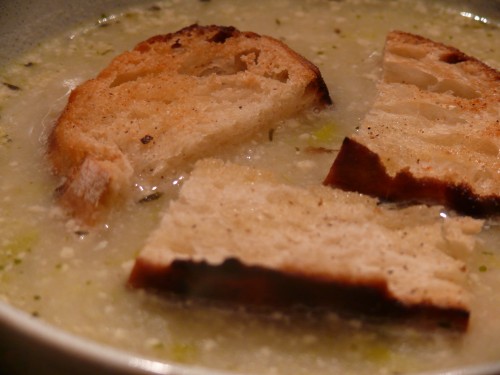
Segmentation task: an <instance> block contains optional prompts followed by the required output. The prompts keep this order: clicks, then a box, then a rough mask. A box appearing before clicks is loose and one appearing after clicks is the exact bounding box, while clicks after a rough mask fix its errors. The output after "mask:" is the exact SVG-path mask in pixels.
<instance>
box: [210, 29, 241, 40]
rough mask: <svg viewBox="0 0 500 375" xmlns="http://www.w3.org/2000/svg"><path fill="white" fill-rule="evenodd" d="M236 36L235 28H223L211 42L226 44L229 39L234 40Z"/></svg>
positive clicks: (211, 38)
mask: <svg viewBox="0 0 500 375" xmlns="http://www.w3.org/2000/svg"><path fill="white" fill-rule="evenodd" d="M235 34H236V29H235V28H234V27H221V28H220V30H219V31H217V32H216V33H215V34H214V35H213V36H212V37H210V39H208V41H209V42H213V43H224V42H225V41H226V40H227V39H229V38H232V37H233V36H234V35H235Z"/></svg>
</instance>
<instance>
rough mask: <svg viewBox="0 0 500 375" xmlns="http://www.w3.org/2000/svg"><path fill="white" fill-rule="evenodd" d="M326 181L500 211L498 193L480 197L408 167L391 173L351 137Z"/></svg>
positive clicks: (467, 209) (389, 196)
mask: <svg viewBox="0 0 500 375" xmlns="http://www.w3.org/2000/svg"><path fill="white" fill-rule="evenodd" d="M325 184H326V185H331V186H335V187H337V188H340V189H344V190H348V191H357V192H359V193H363V194H368V195H371V196H374V197H379V198H381V199H382V200H385V201H406V202H414V203H429V204H436V203H438V204H442V205H444V206H447V207H450V208H453V209H454V210H456V211H458V212H460V213H463V214H467V215H471V216H476V217H487V216H493V215H498V213H499V212H500V197H499V196H498V195H489V196H478V195H477V194H474V192H473V191H472V189H471V187H470V186H468V185H466V184H453V183H449V182H447V181H443V180H440V179H438V178H432V177H430V178H416V177H415V176H414V175H413V174H411V173H410V172H409V170H408V169H404V170H401V171H399V172H397V173H396V175H395V176H390V175H389V174H388V173H387V170H386V168H385V166H384V164H383V163H382V161H381V159H380V156H379V155H377V154H376V153H374V152H372V151H370V149H369V148H368V147H366V146H365V145H363V144H361V143H358V142H356V140H353V139H351V138H349V137H347V138H345V139H344V141H343V143H342V147H341V149H340V152H339V154H338V155H337V157H336V158H335V161H334V163H333V165H332V167H331V169H330V172H329V174H328V175H327V177H326V179H325Z"/></svg>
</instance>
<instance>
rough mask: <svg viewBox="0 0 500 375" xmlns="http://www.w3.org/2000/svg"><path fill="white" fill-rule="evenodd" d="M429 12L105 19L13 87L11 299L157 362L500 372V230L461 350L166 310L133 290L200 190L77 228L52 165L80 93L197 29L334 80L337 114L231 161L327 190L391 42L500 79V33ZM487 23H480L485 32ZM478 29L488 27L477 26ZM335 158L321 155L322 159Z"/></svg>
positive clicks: (319, 2)
mask: <svg viewBox="0 0 500 375" xmlns="http://www.w3.org/2000/svg"><path fill="white" fill-rule="evenodd" d="M461 11H462V9H461V8H458V6H456V5H451V6H450V7H446V6H443V5H440V4H438V3H435V2H431V1H428V2H426V1H418V2H413V1H409V0H408V1H390V2H387V1H382V0H380V1H376V0H352V1H351V0H345V1H325V0H306V1H300V2H299V1H292V0H281V1H275V2H264V1H254V2H246V1H243V0H241V1H229V0H212V1H198V0H196V1H195V0H186V1H175V0H172V1H165V2H157V3H151V4H143V5H141V6H139V7H137V8H130V9H125V10H117V11H116V12H114V13H109V14H103V15H102V18H101V19H99V20H98V21H97V22H89V23H88V24H86V25H84V26H81V27H78V28H75V29H73V30H71V31H69V32H67V33H64V34H63V35H60V36H59V37H57V38H54V39H52V40H48V41H46V42H44V43H42V44H41V45H39V46H37V47H36V48H35V49H34V50H32V51H30V52H29V53H27V54H25V55H23V56H21V57H20V58H19V59H17V60H16V61H15V62H13V63H11V64H9V65H8V66H6V67H3V68H2V70H1V71H0V78H1V82H2V85H0V154H1V155H2V157H1V159H0V171H1V172H0V173H1V174H2V176H4V178H3V179H2V181H1V183H0V189H1V192H2V194H1V200H2V202H1V205H0V238H1V242H0V297H1V298H2V299H3V300H5V301H6V302H8V303H10V304H12V305H14V306H16V307H18V308H20V309H23V310H26V311H28V312H29V313H31V314H32V315H33V316H35V317H37V318H38V319H41V320H44V321H46V322H49V323H51V324H53V325H55V326H58V327H61V328H63V329H65V330H67V331H69V332H72V333H75V334H77V335H81V336H84V337H88V338H91V339H93V340H95V341H98V342H102V343H106V344H109V345H111V346H113V347H116V348H120V349H126V350H128V351H132V352H134V353H138V354H141V355H144V356H147V357H150V358H156V359H161V360H166V361H175V362H181V363H188V364H196V365H202V366H207V367H210V368H215V369H223V370H230V371H240V372H244V373H258V374H291V373H293V374H311V373H318V374H319V373H329V374H331V373H339V374H347V373H353V374H360V373H366V374H373V373H383V374H394V373H406V372H415V371H423V370H432V369H438V368H448V367H453V366H459V365H463V364H474V363H478V362H484V361H493V360H500V352H499V351H498V345H497V339H498V337H500V319H498V317H497V316H496V315H497V314H496V311H497V310H496V309H497V306H500V295H498V294H497V293H495V291H496V290H499V289H500V248H499V247H498V244H499V243H500V228H498V222H495V221H490V222H488V223H487V226H486V228H485V230H484V231H483V233H482V234H481V239H482V242H481V245H480V246H479V247H478V248H477V249H476V251H475V253H474V255H473V256H472V257H471V259H470V262H469V270H470V273H471V277H470V283H469V284H470V289H471V290H472V292H473V295H474V298H473V303H472V310H471V320H470V326H469V330H468V332H467V333H465V334H462V333H458V332H455V331H450V330H448V329H446V325H443V327H442V329H438V330H432V331H429V330H419V329H418V328H417V327H412V326H411V325H401V324H398V323H395V322H390V321H378V322H373V321H368V320H364V319H360V318H357V317H349V318H345V317H340V316H339V315H338V314H336V313H335V311H331V312H328V313H323V314H316V313H314V312H312V311H301V312H293V313H292V312H286V311H272V312H269V311H268V312H266V313H251V312H248V311H245V310H244V309H240V308H237V309H232V308H222V307H221V306H213V305H210V304H205V303H201V302H199V301H179V300H177V299H175V298H159V297H157V296H154V295H151V294H147V293H144V292H141V291H131V290H129V289H128V288H127V287H126V280H127V278H128V275H129V272H130V269H131V266H132V264H133V260H134V257H135V256H136V254H137V253H138V251H139V250H140V249H141V247H142V245H143V243H144V241H145V238H146V236H147V235H148V233H149V232H150V231H151V230H152V229H153V228H154V227H155V225H156V224H157V222H158V219H159V216H158V213H159V212H160V211H161V210H162V208H163V207H164V205H165V204H166V203H167V202H168V200H169V199H170V198H171V197H174V196H175V194H176V192H177V189H178V186H179V185H180V184H181V183H182V180H183V179H184V178H185V177H186V173H185V172H184V173H183V172H179V173H177V174H176V175H175V176H172V178H171V180H170V181H169V182H168V183H167V182H163V183H162V184H158V185H157V186H149V185H147V184H144V183H142V182H141V181H137V182H136V187H137V192H138V194H142V195H143V196H148V195H149V194H151V193H154V191H156V190H161V191H162V192H163V195H162V196H161V197H160V198H159V199H156V200H149V201H148V200H146V201H142V203H132V204H130V205H128V206H127V207H125V208H123V207H122V208H119V209H118V208H117V209H116V210H115V211H113V212H112V213H111V214H110V216H109V218H108V220H107V221H106V222H104V223H101V224H99V225H98V226H97V227H95V228H85V227H81V226H79V225H78V223H76V222H75V221H72V220H67V218H65V217H64V215H63V214H62V212H61V211H60V210H59V209H58V208H57V206H56V205H55V204H54V201H53V191H54V189H55V187H56V186H57V184H58V182H59V181H55V179H54V178H53V176H51V174H50V167H49V165H48V163H47V161H46V159H45V158H44V148H45V143H44V142H45V141H46V137H47V134H48V133H49V132H50V129H51V127H52V126H53V124H54V121H55V119H56V118H57V116H58V115H59V113H60V111H61V110H62V108H63V107H64V105H65V104H66V100H67V96H68V93H69V92H70V90H71V89H72V88H74V87H75V86H76V85H77V84H79V83H80V82H82V81H83V80H86V79H89V78H91V77H93V76H95V75H96V74H97V72H98V71H99V70H100V69H102V68H103V67H104V66H106V65H107V64H108V62H109V61H110V59H111V58H112V57H113V56H115V55H117V54H119V53H120V52H122V51H124V50H126V49H130V48H132V47H133V46H134V45H135V44H136V43H138V42H139V41H141V40H144V39H146V38H148V37H149V36H152V35H155V34H165V33H167V32H172V31H175V30H177V29H179V28H181V27H184V26H186V25H189V24H192V23H195V22H199V23H202V24H221V25H234V26H235V27H237V28H239V29H240V30H252V31H255V32H258V33H260V34H267V35H271V36H274V37H276V38H279V39H282V40H284V41H285V42H286V43H287V44H289V45H290V46H291V47H292V48H293V49H295V50H297V51H298V52H300V53H301V54H303V55H304V56H306V57H307V58H308V59H310V60H311V61H313V62H314V63H315V64H317V65H318V67H319V68H320V69H321V72H322V74H323V77H324V78H325V80H326V82H327V84H328V87H329V89H330V92H331V95H332V99H333V100H334V102H335V107H334V109H333V110H329V111H326V112H324V113H321V114H310V115H307V116H302V117H300V118H295V119H291V120H289V121H286V122H283V123H279V124H276V125H275V126H274V128H273V129H274V130H273V132H272V133H268V132H266V133H265V134H259V135H257V136H256V137H255V138H254V139H251V140H249V141H248V142H246V143H245V144H241V145H238V146H237V147H234V148H231V149H227V150H221V151H220V154H219V155H218V156H220V157H222V158H225V159H228V160H232V161H235V162H238V163H242V164H248V165H254V166H257V167H265V168H268V169H272V170H273V171H274V172H276V173H278V174H281V175H282V176H284V177H285V178H286V179H287V180H288V181H290V183H292V184H302V185H308V184H317V183H320V182H321V181H322V179H323V178H324V176H325V174H326V173H327V171H328V169H329V167H330V165H331V162H332V160H333V158H334V156H335V152H336V151H337V150H338V147H339V145H340V142H341V140H342V138H343V137H344V136H345V135H346V134H348V133H349V132H351V131H353V129H355V127H356V126H357V125H358V124H359V122H360V120H361V119H362V117H363V115H364V114H365V113H366V112H367V110H368V108H369V105H370V103H371V101H372V99H373V98H374V95H375V81H376V79H377V77H378V76H379V74H380V58H381V53H382V48H383V42H384V38H385V35H386V33H387V31H389V30H391V29H401V30H404V31H409V32H413V33H418V34H421V35H423V36H426V37H430V38H432V39H434V40H437V41H441V42H444V43H446V44H451V45H453V46H455V47H457V48H460V49H461V50H463V51H464V52H466V53H468V54H470V55H473V56H475V57H477V58H479V59H481V60H483V61H484V62H486V63H487V64H489V65H491V66H493V67H496V68H498V67H499V66H500V51H499V50H498V49H497V46H496V43H495V42H496V41H498V40H499V38H500V31H499V28H498V27H497V26H496V25H495V24H494V23H492V21H491V20H484V19H482V20H474V15H471V14H469V13H466V12H462V13H461ZM476 18H478V17H476ZM478 19H479V18H478ZM318 150H320V151H325V150H326V151H328V152H313V151H318Z"/></svg>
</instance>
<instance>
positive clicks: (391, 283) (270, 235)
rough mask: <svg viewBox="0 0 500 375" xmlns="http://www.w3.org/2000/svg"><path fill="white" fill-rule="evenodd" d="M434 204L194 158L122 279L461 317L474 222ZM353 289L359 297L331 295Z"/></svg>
mask: <svg viewBox="0 0 500 375" xmlns="http://www.w3.org/2000/svg"><path fill="white" fill-rule="evenodd" d="M439 212H440V207H432V208H431V207H426V206H414V207H408V208H404V209H398V210H396V209H391V208H389V207H383V206H379V205H377V202H376V200H375V199H373V198H370V197H367V196H362V195H359V194H354V193H349V192H344V191H341V190H339V189H330V188H327V187H323V186H316V187H310V188H300V187H294V186H289V185H286V184H284V183H283V182H281V181H280V180H279V179H278V178H277V177H276V176H275V175H273V174H270V173H268V172H266V171H262V170H257V169H253V168H249V167H242V166H238V165H235V164H232V163H224V162H222V161H220V160H201V161H199V162H197V164H196V166H195V169H194V170H193V172H192V174H191V176H190V177H189V179H187V181H185V182H184V185H183V187H182V189H181V191H180V195H179V198H178V199H177V200H174V201H172V202H171V203H170V206H169V208H168V210H166V211H165V213H164V215H163V218H162V221H161V223H160V225H159V227H158V228H157V229H156V230H155V231H154V232H153V233H152V234H151V236H150V238H149V239H148V240H147V241H146V244H145V247H144V249H143V250H142V251H141V253H140V254H139V256H138V257H137V259H136V261H135V265H134V268H133V270H132V273H131V275H130V278H129V284H130V285H131V286H133V287H135V288H152V289H155V290H159V291H163V292H167V293H172V292H173V293H177V294H181V295H184V296H188V297H203V298H210V299H212V298H213V299H216V300H223V301H231V302H236V303H243V304H247V305H257V306H259V305H271V306H276V305H278V306H286V305H289V304H293V303H294V302H296V303H298V304H306V305H312V306H326V307H332V306H336V307H337V308H340V309H341V308H342V306H350V307H349V308H351V307H352V308H354V309H357V308H362V307H363V306H364V307H365V308H366V307H367V306H366V304H367V303H368V302H367V301H368V300H370V301H378V302H377V303H376V305H377V306H379V307H380V311H385V312H387V311H391V310H396V311H399V313H401V314H402V315H406V314H407V313H410V312H411V311H414V309H415V310H417V311H427V312H431V311H434V312H441V313H444V315H445V316H446V315H450V316H458V317H460V319H459V320H464V319H465V320H467V316H468V311H469V295H468V292H467V290H466V288H465V281H466V278H467V270H466V266H465V263H464V257H466V256H467V253H468V252H469V251H472V249H473V247H474V241H475V240H474V236H473V234H474V233H477V232H478V231H479V230H480V228H481V226H482V221H481V220H474V219H471V218H461V217H457V218H451V217H450V218H449V219H446V221H444V220H442V219H441V218H440V216H439ZM359 218H363V220H360V219H359ZM287 289H288V291H287ZM292 291H293V292H292ZM295 292H296V293H295ZM351 292H352V293H354V292H355V293H357V294H359V296H360V298H361V300H359V301H358V302H359V304H357V303H355V302H353V301H351V302H349V301H341V300H338V299H336V297H337V296H348V295H349V293H351ZM361 296H363V297H361ZM340 299H341V298H340ZM374 303H375V302H374ZM339 306H340V307H339ZM377 309H378V308H375V310H377ZM367 310H370V308H368V309H367ZM365 312H367V311H366V310H365ZM399 313H398V314H399ZM396 315H397V314H396Z"/></svg>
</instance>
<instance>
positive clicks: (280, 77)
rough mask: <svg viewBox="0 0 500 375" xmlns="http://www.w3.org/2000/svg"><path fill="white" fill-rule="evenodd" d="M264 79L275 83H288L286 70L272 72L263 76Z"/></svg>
mask: <svg viewBox="0 0 500 375" xmlns="http://www.w3.org/2000/svg"><path fill="white" fill-rule="evenodd" d="M264 76H265V77H267V78H271V79H274V80H276V81H280V82H282V83H286V82H287V81H288V76H289V74H288V70H286V69H285V70H282V71H279V72H272V73H267V74H264Z"/></svg>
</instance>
